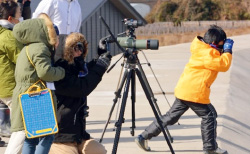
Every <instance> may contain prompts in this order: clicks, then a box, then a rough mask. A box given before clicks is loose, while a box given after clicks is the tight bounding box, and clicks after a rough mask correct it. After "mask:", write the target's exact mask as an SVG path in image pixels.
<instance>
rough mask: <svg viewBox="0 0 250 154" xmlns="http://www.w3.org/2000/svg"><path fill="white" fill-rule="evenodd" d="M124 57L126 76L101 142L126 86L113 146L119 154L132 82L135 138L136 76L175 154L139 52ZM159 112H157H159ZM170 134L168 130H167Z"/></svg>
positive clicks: (130, 50)
mask: <svg viewBox="0 0 250 154" xmlns="http://www.w3.org/2000/svg"><path fill="white" fill-rule="evenodd" d="M124 57H125V58H126V59H127V61H126V62H125V65H124V68H125V71H124V74H123V77H122V80H121V83H120V86H119V88H118V90H117V91H116V92H115V95H116V97H115V99H114V100H113V101H114V104H113V106H112V108H111V111H110V113H109V118H108V120H107V122H106V125H105V128H104V130H103V133H102V136H101V138H100V142H102V139H103V136H104V133H105V130H106V128H107V125H108V123H109V121H110V118H111V116H112V113H113V110H114V108H115V105H116V103H117V100H118V98H120V97H121V92H122V88H123V86H124V91H123V97H122V103H121V108H120V114H119V118H118V121H117V122H116V124H115V126H116V127H117V129H116V135H115V140H114V145H113V150H112V154H116V152H117V147H118V143H119V139H120V133H121V127H122V123H124V112H125V107H126V101H127V97H128V92H129V85H130V82H131V99H132V127H131V129H132V130H131V134H132V136H134V129H135V80H136V75H137V77H138V79H139V81H140V83H141V86H142V88H143V90H144V93H145V95H146V97H147V99H148V101H149V104H150V106H151V108H152V110H153V113H154V115H155V118H156V120H157V122H158V124H159V126H160V128H161V130H162V132H163V134H164V137H165V139H166V141H167V144H168V146H169V148H170V151H171V153H172V154H174V150H173V148H172V145H171V143H170V141H169V139H168V136H167V134H166V132H165V130H164V127H163V125H162V121H161V119H160V117H159V114H160V113H159V108H158V106H157V104H156V99H155V98H154V95H153V92H152V89H151V87H150V85H149V83H148V80H147V78H146V75H145V73H144V71H143V69H142V66H141V64H140V61H139V59H138V56H137V51H133V49H127V50H126V53H125V54H124ZM156 109H157V110H158V111H157V110H156ZM166 130H167V129H166ZM167 132H168V130H167Z"/></svg>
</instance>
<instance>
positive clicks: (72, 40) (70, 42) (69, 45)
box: [63, 33, 88, 64]
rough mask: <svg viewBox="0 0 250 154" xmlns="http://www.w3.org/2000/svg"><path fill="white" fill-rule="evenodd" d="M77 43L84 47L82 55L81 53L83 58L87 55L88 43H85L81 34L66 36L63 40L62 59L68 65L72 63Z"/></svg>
mask: <svg viewBox="0 0 250 154" xmlns="http://www.w3.org/2000/svg"><path fill="white" fill-rule="evenodd" d="M78 42H81V43H83V46H84V49H85V51H84V53H83V58H85V57H86V55H87V53H88V42H87V41H86V39H85V37H84V36H83V34H81V33H71V34H69V35H68V36H67V38H66V40H65V47H64V53H63V58H64V59H65V60H66V61H68V63H69V64H73V63H74V56H73V52H75V51H74V47H75V46H76V45H77V43H78Z"/></svg>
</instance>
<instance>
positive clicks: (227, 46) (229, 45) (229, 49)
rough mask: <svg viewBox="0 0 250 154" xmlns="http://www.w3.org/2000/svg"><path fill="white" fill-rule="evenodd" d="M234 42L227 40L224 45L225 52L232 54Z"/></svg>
mask: <svg viewBox="0 0 250 154" xmlns="http://www.w3.org/2000/svg"><path fill="white" fill-rule="evenodd" d="M233 44H234V41H233V40H232V39H226V41H225V43H224V45H223V50H224V52H225V53H226V52H228V53H231V54H232V52H233V51H232V48H233Z"/></svg>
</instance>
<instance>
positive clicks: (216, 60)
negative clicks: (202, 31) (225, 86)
mask: <svg viewBox="0 0 250 154" xmlns="http://www.w3.org/2000/svg"><path fill="white" fill-rule="evenodd" d="M208 53H209V54H208V55H206V56H204V66H205V68H207V69H210V70H213V71H218V72H226V71H227V70H228V69H229V68H230V66H231V62H232V55H231V54H230V53H223V54H220V52H219V51H217V50H216V49H212V50H211V51H210V52H208Z"/></svg>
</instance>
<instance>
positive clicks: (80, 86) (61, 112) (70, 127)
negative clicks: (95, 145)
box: [54, 59, 105, 143]
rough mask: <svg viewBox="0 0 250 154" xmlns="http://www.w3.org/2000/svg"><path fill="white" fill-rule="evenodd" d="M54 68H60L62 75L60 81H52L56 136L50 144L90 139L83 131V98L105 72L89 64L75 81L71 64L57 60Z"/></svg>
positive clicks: (84, 125)
mask: <svg viewBox="0 0 250 154" xmlns="http://www.w3.org/2000/svg"><path fill="white" fill-rule="evenodd" d="M55 65H56V66H61V67H63V68H64V69H65V72H66V74H65V78H64V79H63V80H60V81H57V82H55V88H56V90H55V93H56V97H57V100H58V102H57V120H58V127H59V133H58V134H56V135H55V141H54V142H78V143H81V142H82V140H87V139H89V138H90V135H89V134H88V133H87V132H86V131H85V127H86V120H85V116H86V108H87V96H88V95H89V94H90V93H91V92H92V91H93V90H94V89H95V88H96V86H97V85H98V83H99V82H100V81H101V79H102V76H103V74H104V73H105V69H104V68H102V67H100V66H98V65H96V64H95V62H94V61H91V62H90V63H88V75H87V76H85V77H81V78H79V77H78V73H79V68H78V67H77V66H76V65H75V64H68V62H67V61H65V60H62V59H60V60H58V61H57V62H56V64H55Z"/></svg>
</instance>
